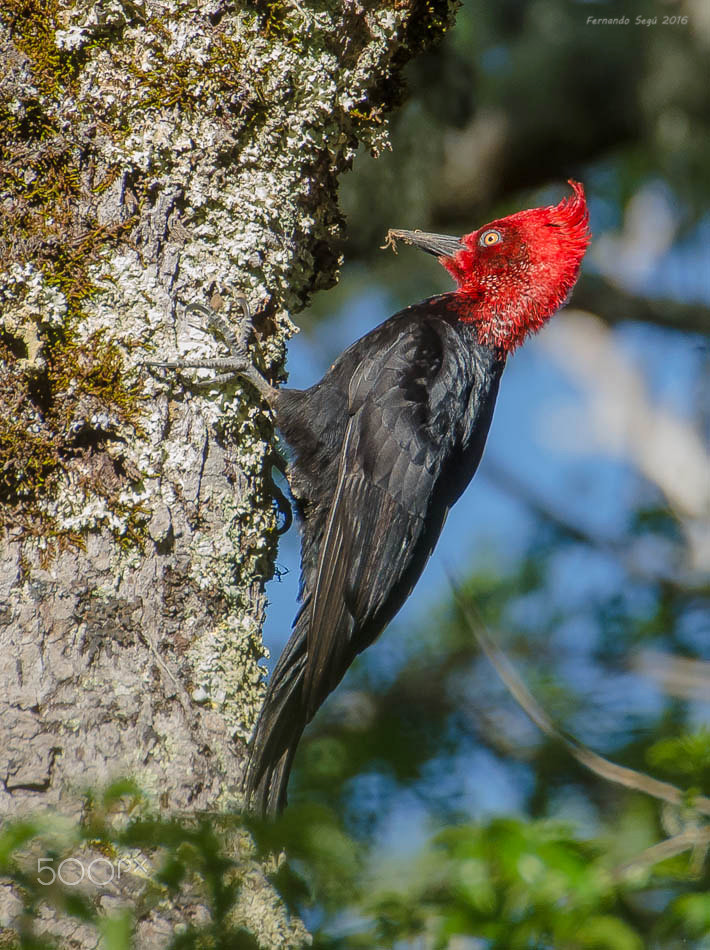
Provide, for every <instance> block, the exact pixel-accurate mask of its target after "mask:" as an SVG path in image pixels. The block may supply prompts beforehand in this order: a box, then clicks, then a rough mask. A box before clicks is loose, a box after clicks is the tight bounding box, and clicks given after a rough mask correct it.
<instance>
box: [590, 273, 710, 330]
mask: <svg viewBox="0 0 710 950" xmlns="http://www.w3.org/2000/svg"><path fill="white" fill-rule="evenodd" d="M574 305H575V307H579V308H580V309H581V310H589V311H590V312H591V313H594V314H596V315H597V316H598V317H600V318H601V319H602V320H603V321H604V322H605V323H609V324H611V325H616V324H618V323H626V322H628V321H638V322H639V323H654V324H656V325H658V326H661V327H669V328H671V329H673V330H683V331H686V332H689V333H702V334H710V316H708V311H707V307H706V306H703V305H701V304H691V303H681V302H680V301H678V300H651V299H649V298H648V297H637V296H636V295H635V294H630V293H627V292H626V291H625V290H622V289H621V288H620V287H617V286H615V285H614V284H612V283H610V282H609V281H608V280H605V279H604V278H603V277H598V276H595V275H585V276H584V277H582V279H581V280H580V282H579V284H578V285H577V288H576V289H575V292H574Z"/></svg>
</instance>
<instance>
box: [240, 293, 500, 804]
mask: <svg viewBox="0 0 710 950" xmlns="http://www.w3.org/2000/svg"><path fill="white" fill-rule="evenodd" d="M453 299H454V298H453V295H451V294H445V295H441V296H437V297H431V298H430V299H428V300H425V301H423V302H422V303H420V304H417V305H416V306H412V307H407V309H406V310H403V311H401V312H400V313H398V314H395V316H393V317H390V319H389V320H387V321H385V322H384V323H383V324H381V325H380V326H379V327H377V328H376V329H374V330H372V331H371V332H370V333H368V334H367V335H366V336H364V337H363V338H362V339H360V340H358V341H357V342H356V343H354V344H353V345H352V346H351V347H349V348H348V349H347V350H346V351H345V352H344V353H343V354H342V355H341V356H340V357H339V358H338V360H337V361H336V362H335V363H334V364H333V366H332V367H331V368H330V370H329V371H328V372H327V373H326V375H325V376H324V377H323V379H322V380H321V381H320V382H319V383H317V384H316V385H315V386H313V387H312V388H311V389H307V390H289V389H282V390H279V391H278V395H276V396H274V397H273V398H272V400H271V404H272V408H273V409H274V410H275V413H276V424H277V426H278V428H279V429H280V431H281V432H282V434H283V436H284V438H285V439H286V441H287V443H288V444H289V446H290V448H291V450H292V453H293V458H292V460H291V463H290V467H289V482H290V486H291V491H292V493H293V496H294V498H295V500H296V503H297V507H298V510H299V514H300V516H301V520H302V528H301V531H302V540H301V592H300V600H301V608H300V610H299V613H298V615H297V617H296V620H295V623H294V627H293V633H292V635H291V638H290V639H289V641H288V644H287V645H286V647H285V649H284V651H283V653H282V655H281V657H280V659H279V661H278V664H277V665H276V668H275V670H274V672H273V675H272V677H271V681H270V683H269V686H268V691H267V695H266V700H265V702H264V706H263V709H262V711H261V715H260V717H259V721H258V724H257V727H256V733H255V737H254V741H253V744H252V748H251V754H250V759H249V762H248V765H247V771H246V777H245V791H246V797H247V801H250V802H251V805H252V807H253V808H254V809H255V810H257V811H259V812H261V813H263V814H275V813H277V812H278V811H279V810H280V809H281V808H283V806H284V805H285V803H286V785H287V782H288V776H289V772H290V770H291V765H292V762H293V757H294V754H295V751H296V747H297V745H298V742H299V740H300V737H301V734H302V732H303V729H304V727H305V726H306V724H307V723H308V722H309V721H310V720H311V719H312V717H313V715H314V714H315V712H316V710H317V709H318V708H319V707H320V705H321V704H322V703H323V701H324V700H325V698H326V697H327V696H328V694H329V693H330V692H331V691H332V690H333V689H334V688H335V687H336V686H337V685H338V683H339V682H340V681H341V679H342V678H343V676H344V674H345V672H346V671H347V669H348V667H349V666H350V664H351V663H352V661H353V660H354V658H355V656H356V655H357V654H358V653H360V652H361V651H362V650H364V649H365V648H366V647H367V646H369V645H370V644H371V643H372V642H373V641H374V640H375V639H376V638H377V637H378V636H379V634H380V633H381V632H382V630H383V629H384V628H385V626H386V625H387V624H388V623H389V621H390V620H391V619H392V617H393V616H394V615H395V614H396V613H397V611H398V610H399V608H400V607H401V606H402V604H403V603H404V601H405V600H406V599H407V597H408V596H409V594H410V593H411V591H412V589H413V587H414V585H415V584H416V582H417V580H418V579H419V576H420V574H421V572H422V570H423V569H424V566H425V564H426V562H427V560H428V559H429V556H430V555H431V553H432V551H433V549H434V546H435V545H436V542H437V540H438V538H439V534H440V533H441V529H442V527H443V525H444V521H445V520H446V516H447V513H448V511H449V508H450V507H451V506H452V505H453V504H454V502H455V501H456V500H457V499H458V498H459V496H460V495H461V493H462V492H463V490H464V489H465V488H466V486H467V485H468V483H469V481H470V480H471V478H472V477H473V474H474V472H475V471H476V468H477V466H478V463H479V461H480V459H481V455H482V453H483V447H484V444H485V441H486V436H487V434H488V429H489V426H490V422H491V418H492V415H493V408H494V405H495V400H496V396H497V392H498V384H499V381H500V376H501V373H502V371H503V367H504V364H505V352H504V350H502V349H500V348H498V347H495V346H492V345H486V344H482V343H480V342H478V337H477V334H476V330H475V328H474V327H473V326H472V325H471V324H469V323H466V322H462V321H460V320H459V314H458V313H457V312H456V308H455V307H454V306H453V305H452V302H453Z"/></svg>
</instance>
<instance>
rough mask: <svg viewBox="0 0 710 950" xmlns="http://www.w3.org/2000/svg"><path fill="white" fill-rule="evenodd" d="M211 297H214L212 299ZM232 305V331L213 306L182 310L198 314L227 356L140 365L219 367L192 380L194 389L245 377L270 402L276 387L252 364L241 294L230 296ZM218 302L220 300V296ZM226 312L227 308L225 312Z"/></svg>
mask: <svg viewBox="0 0 710 950" xmlns="http://www.w3.org/2000/svg"><path fill="white" fill-rule="evenodd" d="M213 299H214V298H213ZM233 300H234V304H235V305H236V306H237V307H238V308H239V309H240V310H241V319H240V320H239V324H238V329H237V331H236V332H235V331H234V330H233V329H232V326H231V324H230V322H229V320H228V319H227V317H226V316H224V315H222V314H221V313H219V312H218V311H217V310H216V309H215V307H212V306H210V307H207V306H205V305H204V304H200V303H193V304H189V305H188V306H187V307H186V308H185V312H186V313H199V314H201V315H202V316H203V317H204V318H205V320H206V323H207V326H208V327H209V329H210V330H212V331H213V332H215V333H216V334H218V335H219V336H221V338H222V339H223V340H224V342H225V344H226V345H227V348H228V350H229V356H218V357H214V358H203V359H199V358H198V359H175V360H146V361H145V362H144V364H143V365H144V366H154V367H159V368H162V369H214V370H219V372H218V374H217V375H216V376H213V377H212V378H211V379H207V380H200V381H198V382H196V383H193V386H194V387H195V388H198V389H206V388H212V387H214V386H220V385H224V384H226V383H229V382H232V381H233V380H234V379H237V378H242V379H246V380H248V381H249V382H250V383H251V384H252V386H254V387H255V389H257V390H258V392H259V393H260V394H261V395H262V396H263V397H264V399H265V400H266V402H267V403H268V404H269V405H272V403H273V400H274V398H275V397H276V396H277V395H278V390H277V389H275V388H274V387H273V386H271V385H270V384H269V383H268V382H267V381H266V379H265V378H264V377H263V376H262V375H261V373H260V372H259V371H258V369H257V368H256V367H255V366H254V364H253V363H252V361H251V358H250V356H249V349H248V342H249V337H250V335H251V333H252V330H253V324H252V314H251V309H250V307H249V303H248V302H247V300H246V298H245V297H242V296H237V297H234V298H233ZM218 301H219V302H220V303H222V298H221V297H219V298H218ZM228 313H229V311H227V314H228Z"/></svg>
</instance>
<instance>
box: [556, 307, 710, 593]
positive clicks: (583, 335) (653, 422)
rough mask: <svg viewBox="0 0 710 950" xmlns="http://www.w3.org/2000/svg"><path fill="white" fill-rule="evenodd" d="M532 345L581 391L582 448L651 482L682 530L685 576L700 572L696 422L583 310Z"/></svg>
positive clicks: (708, 495)
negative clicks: (666, 401) (662, 398)
mask: <svg viewBox="0 0 710 950" xmlns="http://www.w3.org/2000/svg"><path fill="white" fill-rule="evenodd" d="M540 345H541V346H543V347H544V348H545V349H546V351H547V352H548V353H549V354H550V356H552V357H553V359H555V360H556V361H557V362H558V363H559V364H560V366H561V367H562V368H563V370H564V372H565V373H567V374H568V375H569V377H570V378H571V379H573V380H574V382H575V385H576V386H577V387H579V388H580V389H581V390H582V391H583V392H584V394H585V396H586V406H585V409H586V410H587V413H588V419H589V422H588V423H587V429H588V433H589V434H588V436H586V437H585V442H584V447H585V448H587V446H588V447H589V449H591V450H593V449H594V448H595V447H597V448H600V449H602V450H604V451H605V452H607V453H609V454H612V455H616V456H618V457H620V458H623V459H625V460H627V461H629V462H631V463H632V464H633V465H634V466H635V467H636V468H637V469H638V471H639V472H640V473H641V474H642V475H643V476H644V477H645V478H646V479H648V480H649V481H650V482H651V483H653V484H655V485H656V486H657V487H658V489H659V490H660V491H661V492H662V493H663V495H664V496H665V498H666V501H667V503H668V505H669V507H670V508H671V509H672V511H673V513H674V514H675V516H676V518H677V519H678V521H679V523H680V524H681V525H682V527H683V531H684V534H685V539H686V542H687V558H686V562H687V567H688V570H689V573H697V574H698V575H699V576H700V577H707V572H708V569H710V451H708V446H707V444H706V440H705V438H704V437H703V435H702V433H701V431H700V429H699V427H698V426H696V425H694V424H693V422H692V420H690V419H687V418H684V417H683V416H682V415H681V414H679V413H677V412H674V411H673V410H672V409H670V408H668V407H667V406H665V405H662V404H660V403H659V402H658V401H657V400H655V399H654V398H653V395H652V393H651V392H650V391H649V387H648V385H647V382H646V379H645V377H644V374H643V372H642V371H641V370H640V369H639V367H638V366H637V365H635V363H634V361H633V359H631V358H630V357H629V356H627V355H626V354H625V353H624V351H623V349H622V348H621V347H620V346H619V345H618V341H617V340H616V339H615V337H614V335H613V333H612V332H611V331H610V330H609V328H608V327H607V326H606V325H605V324H604V323H603V322H602V321H601V320H600V319H599V318H598V317H595V316H593V315H592V314H591V313H584V312H582V311H568V312H567V314H566V315H565V316H564V317H561V318H559V319H557V320H555V321H554V322H553V323H552V324H551V325H550V327H548V332H547V333H545V334H543V335H542V336H541V337H540ZM553 421H554V420H553ZM585 422H586V420H585ZM595 443H596V444H595Z"/></svg>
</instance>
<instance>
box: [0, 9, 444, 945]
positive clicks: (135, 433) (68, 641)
mask: <svg viewBox="0 0 710 950" xmlns="http://www.w3.org/2000/svg"><path fill="white" fill-rule="evenodd" d="M451 10H452V6H451V4H450V3H449V2H448V0H434V2H427V3H420V2H418V0H397V2H394V0H375V2H372V3H367V4H361V3H359V2H356V0H353V2H351V0H340V2H338V3H330V4H321V3H315V2H311V0H299V2H296V0H290V2H289V0H276V2H273V3H271V2H268V3H266V2H264V3H259V4H256V5H253V4H251V3H242V4H232V3H230V2H227V0H212V2H208V3H204V4H196V3H187V2H171V0H168V2H165V3H158V2H153V0H148V2H147V3H145V4H134V3H132V2H128V0H97V2H95V3H87V2H85V0H79V2H77V3H76V4H75V5H73V6H68V5H65V4H64V3H62V2H61V0H2V3H0V11H1V17H2V18H1V19H0V61H1V62H2V63H3V68H2V73H3V76H2V77H0V148H1V149H2V156H1V159H0V174H1V176H2V194H1V195H0V202H1V204H0V304H1V307H2V309H1V316H0V360H1V363H0V373H1V375H0V417H1V418H0V502H1V503H2V521H3V536H2V543H1V547H0V645H1V648H0V815H2V816H3V817H9V816H18V815H23V814H26V813H27V812H29V811H36V810H38V809H40V810H41V809H56V810H58V811H60V812H61V813H62V814H64V815H68V816H70V817H78V816H79V815H80V813H81V809H82V793H83V791H84V790H85V789H86V788H91V787H100V786H102V785H105V784H106V783H107V782H110V781H111V780H113V779H114V778H116V777H119V776H127V775H128V776H131V777H133V778H134V779H135V780H136V781H137V783H138V784H139V785H140V786H141V787H142V788H143V789H145V790H146V791H147V792H148V793H149V795H151V796H152V799H153V800H154V801H155V802H156V804H157V805H159V807H160V808H162V809H164V810H165V811H167V812H169V813H171V812H180V811H206V810H207V811H209V810H228V809H233V808H235V807H238V805H239V802H240V793H239V787H240V777H241V765H242V759H243V754H244V750H245V743H246V739H247V737H248V735H249V732H250V730H251V727H252V724H253V721H254V718H255V715H256V713H257V710H258V708H259V704H260V702H261V698H262V691H263V688H262V669H261V668H260V666H259V661H260V659H261V658H262V656H263V648H262V644H261V636H260V631H261V626H262V622H263V618H264V610H265V606H266V603H265V598H264V583H265V581H267V580H268V579H269V578H270V577H271V574H272V572H273V566H274V557H275V553H276V543H277V539H276V531H275V529H276V521H277V518H276V515H275V513H274V510H273V508H272V501H271V494H270V490H269V469H270V465H271V451H272V450H271V445H272V438H273V428H272V420H271V419H270V417H269V415H268V412H267V411H266V409H265V407H264V406H263V405H262V404H260V402H259V400H258V398H257V396H256V393H255V392H253V391H252V390H251V389H250V388H249V387H246V386H245V387H243V388H242V387H240V386H238V385H234V386H232V387H231V388H228V389H227V390H225V391H218V390H216V389H214V390H212V391H209V392H208V393H207V394H206V395H205V394H202V393H198V392H197V391H194V390H190V389H189V388H186V387H184V386H183V385H181V384H180V382H179V380H176V379H174V378H167V379H166V378H165V377H161V375H160V374H156V373H150V372H146V371H145V370H143V369H142V368H141V362H142V361H143V360H145V359H150V358H156V359H163V358H168V357H170V356H173V355H177V354H180V355H187V354H190V355H207V356H210V355H211V356H215V355H221V354H222V353H223V350H222V349H221V348H220V345H219V342H218V341H216V340H215V339H214V338H213V337H212V336H211V335H210V334H209V333H207V332H205V328H204V327H201V326H199V325H198V319H197V317H196V315H195V313H194V312H192V313H189V314H187V313H186V311H185V305H186V304H189V303H192V302H200V303H205V304H206V303H208V302H209V301H210V300H212V302H214V301H215V300H217V301H219V300H221V301H223V302H224V304H225V307H224V309H223V313H225V314H226V315H227V317H228V318H230V319H231V318H232V317H233V316H234V314H235V313H236V312H237V311H236V310H235V309H234V308H233V307H232V309H230V304H232V303H233V300H234V297H235V295H236V294H237V293H240V294H244V295H245V296H246V297H247V298H248V299H249V301H250V302H251V304H252V306H253V307H255V306H257V305H258V304H259V303H260V302H261V301H263V300H264V299H268V301H269V306H268V307H267V308H266V309H265V310H264V311H263V312H262V313H261V316H260V319H259V320H258V321H257V328H256V337H257V339H256V340H254V341H252V343H253V352H254V359H255V361H256V362H257V364H258V365H260V366H261V368H262V369H263V370H264V371H265V372H266V373H267V374H271V376H272V378H275V377H278V374H279V371H280V367H281V365H282V362H283V359H284V354H285V343H286V340H287V339H288V337H289V335H290V334H291V333H292V332H293V329H294V328H293V325H292V324H291V322H290V319H289V313H293V312H294V311H296V310H298V309H300V308H301V307H302V306H303V305H304V304H305V302H306V301H307V300H308V297H309V295H310V294H311V293H312V292H313V291H314V290H316V289H319V288H324V287H328V286H330V285H331V284H332V283H333V282H334V280H335V278H336V273H337V266H338V258H337V254H336V252H335V251H334V250H333V247H334V242H335V240H336V239H337V238H338V236H339V235H340V233H341V230H342V224H343V222H342V219H341V215H340V212H339V209H338V204H337V178H338V175H339V174H340V173H341V172H342V171H343V170H345V169H346V168H348V167H349V165H350V163H351V161H352V159H353V156H354V153H355V149H356V147H357V146H358V143H360V142H362V143H365V144H366V145H367V146H368V147H369V148H370V149H373V150H375V151H377V150H378V149H381V148H383V147H385V146H386V143H387V138H386V127H385V125H384V118H385V116H386V113H387V112H388V110H389V109H390V108H391V107H392V106H393V105H395V104H396V102H397V99H398V97H399V95H400V91H401V82H400V72H401V69H402V67H403V65H404V63H405V62H406V61H407V59H408V58H409V57H410V56H411V55H412V54H413V53H415V52H416V51H418V50H419V49H420V48H422V47H423V46H424V45H425V44H426V43H428V42H429V41H430V40H431V39H432V38H434V37H435V36H437V35H438V34H440V33H441V32H443V30H444V29H445V28H446V25H447V23H448V22H449V19H450V17H451ZM215 295H217V296H216V297H215ZM251 878H252V879H251V883H248V884H247V885H245V886H246V890H247V893H246V896H245V898H244V900H243V901H242V904H243V906H244V908H245V909H244V919H245V921H247V922H248V923H249V924H250V925H251V926H252V929H253V930H254V931H255V932H257V933H258V934H259V939H260V942H261V944H262V945H263V946H274V947H277V946H278V947H288V946H300V945H301V944H302V942H303V940H304V939H305V931H304V930H303V928H302V926H301V924H300V923H299V922H298V921H296V922H293V921H289V920H288V919H287V915H286V913H285V911H284V909H283V907H282V906H281V905H280V904H279V903H278V901H276V899H275V897H274V894H273V892H271V891H270V890H269V888H268V886H267V885H266V883H265V879H264V876H263V874H261V876H260V875H259V874H253V875H252V876H251ZM3 894H4V898H3V896H2V895H3ZM15 906H16V899H15V897H13V896H12V894H11V891H10V889H5V890H4V891H0V922H3V921H4V923H5V925H8V923H9V924H10V925H11V924H12V914H13V907H15ZM178 916H179V915H178ZM175 919H176V912H174V913H173V914H172V916H171V914H170V913H168V912H167V911H165V910H164V909H163V910H162V911H158V910H155V909H153V910H151V911H150V912H146V914H145V916H144V917H143V918H142V919H141V920H139V923H138V937H137V940H138V944H139V945H140V946H141V947H152V946H160V945H162V944H164V943H165V941H166V939H167V936H166V935H169V932H170V928H171V927H172V925H173V924H174V923H175ZM72 926H73V927H74V929H71V927H70V925H69V924H68V923H66V922H65V923H62V921H60V920H51V921H50V922H49V923H48V924H47V927H48V929H49V930H51V931H52V932H54V933H57V934H59V935H60V936H62V937H65V938H72V939H73V940H75V941H76V943H75V945H77V946H89V945H92V940H94V938H93V937H92V936H91V935H90V934H89V933H88V930H87V928H85V927H83V928H82V927H80V926H78V925H77V926H74V925H72Z"/></svg>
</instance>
